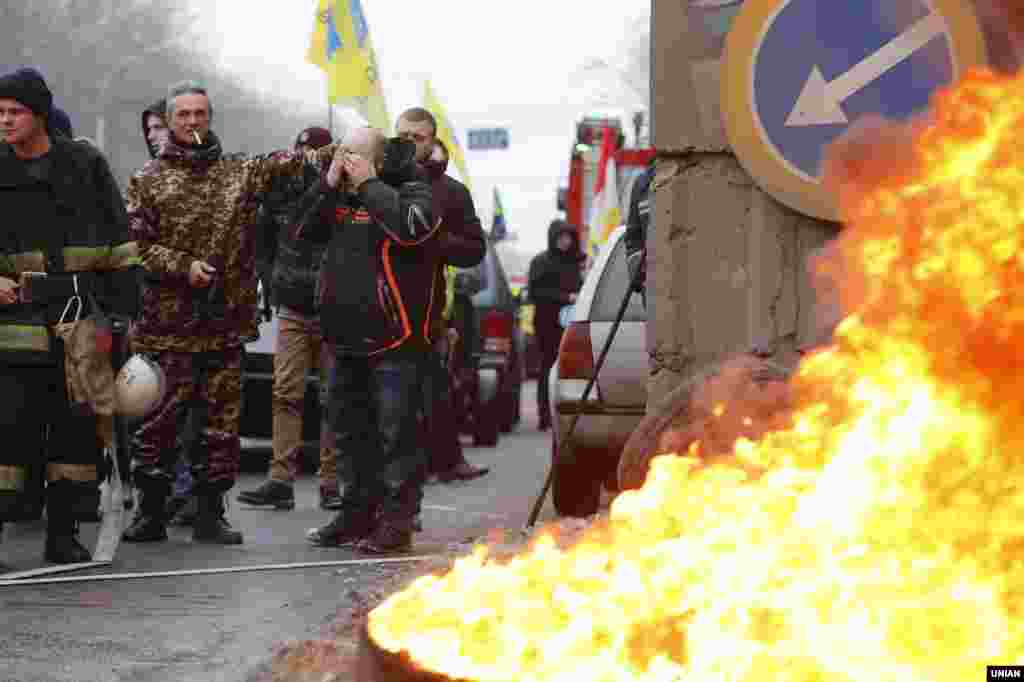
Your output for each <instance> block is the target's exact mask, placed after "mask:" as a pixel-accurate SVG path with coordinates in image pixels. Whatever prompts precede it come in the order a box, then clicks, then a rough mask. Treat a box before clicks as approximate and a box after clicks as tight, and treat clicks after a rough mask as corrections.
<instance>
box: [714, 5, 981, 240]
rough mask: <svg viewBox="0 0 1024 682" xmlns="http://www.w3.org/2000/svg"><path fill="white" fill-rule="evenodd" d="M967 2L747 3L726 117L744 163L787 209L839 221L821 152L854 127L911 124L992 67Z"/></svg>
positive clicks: (735, 45)
mask: <svg viewBox="0 0 1024 682" xmlns="http://www.w3.org/2000/svg"><path fill="white" fill-rule="evenodd" d="M969 4H970V3H965V2H963V0H901V1H900V2H894V0H859V1H858V2H836V1H835V0H748V1H747V2H746V3H745V4H744V5H743V9H742V11H741V12H740V15H739V17H737V19H736V22H735V24H734V25H733V27H732V30H731V32H730V34H729V37H728V40H727V43H726V52H725V57H724V59H723V77H722V112H723V118H724V119H725V124H726V131H727V134H728V137H729V141H730V143H731V144H732V146H733V148H734V150H735V152H736V155H737V157H738V158H739V160H740V162H741V163H742V164H743V165H744V167H745V168H746V169H747V171H748V172H749V173H750V174H751V175H752V176H753V177H754V179H755V181H757V182H758V184H759V185H760V186H761V187H762V188H763V189H764V190H765V191H767V192H769V193H770V194H772V195H773V196H774V197H775V198H776V199H778V200H780V201H782V202H783V203H785V204H787V205H789V206H790V207H792V208H794V209H796V210H798V211H801V212H803V213H806V214H808V215H812V216H814V217H818V218H823V219H826V220H836V219H837V218H838V216H837V215H836V209H835V206H834V202H833V200H832V198H831V197H830V196H828V195H827V193H826V192H825V190H824V188H823V187H822V185H821V183H820V178H819V174H820V164H821V160H822V155H823V153H824V150H825V147H826V146H827V145H828V144H829V143H830V142H832V141H833V140H835V139H836V138H837V137H839V136H840V135H842V134H843V132H845V131H846V129H847V128H848V127H849V125H850V124H851V123H852V122H853V121H855V120H856V119H857V118H859V117H860V116H862V115H864V114H868V113H878V114H881V115H883V116H885V117H887V118H906V117H908V116H910V115H912V114H914V113H916V112H919V111H921V110H923V109H925V108H926V107H927V105H928V101H929V98H930V97H931V95H932V93H934V92H935V90H936V89H938V88H939V87H941V86H943V85H946V84H948V83H950V82H952V81H953V80H954V79H955V78H957V77H958V76H959V75H960V74H961V73H963V71H965V70H966V69H967V68H970V67H971V66H975V65H980V64H984V63H986V52H985V43H984V38H983V35H982V30H981V26H980V23H979V21H978V19H977V17H976V16H975V15H974V13H973V11H972V10H971V9H970V7H969V6H967V5H969Z"/></svg>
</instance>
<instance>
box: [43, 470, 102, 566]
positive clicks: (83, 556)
mask: <svg viewBox="0 0 1024 682" xmlns="http://www.w3.org/2000/svg"><path fill="white" fill-rule="evenodd" d="M75 493H76V487H75V486H74V485H69V484H68V482H66V481H56V482H53V483H51V484H50V485H49V486H48V487H47V500H46V554H45V557H46V560H47V561H49V562H52V563H55V564H80V563H85V562H88V561H92V555H91V554H89V550H87V549H86V548H85V547H83V546H82V544H81V543H80V542H79V541H78V522H77V521H76V520H75V514H74V508H75V504H76V500H75V499H74V497H73V495H74V494H75Z"/></svg>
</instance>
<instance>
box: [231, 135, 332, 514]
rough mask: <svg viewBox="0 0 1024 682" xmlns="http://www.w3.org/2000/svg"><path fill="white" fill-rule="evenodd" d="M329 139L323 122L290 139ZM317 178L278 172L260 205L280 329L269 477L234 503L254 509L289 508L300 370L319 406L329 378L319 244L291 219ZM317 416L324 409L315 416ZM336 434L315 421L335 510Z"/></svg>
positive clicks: (311, 142) (267, 278) (323, 484)
mask: <svg viewBox="0 0 1024 682" xmlns="http://www.w3.org/2000/svg"><path fill="white" fill-rule="evenodd" d="M331 142H332V140H331V133H330V132H329V131H328V130H326V129H325V128H320V127H316V126H314V127H310V128H306V129H305V130H303V131H302V132H301V133H299V135H298V137H296V138H295V149H296V151H303V152H304V151H308V150H314V149H319V148H321V147H325V146H327V145H329V144H330V143H331ZM315 183H316V176H315V175H310V174H308V173H307V177H305V178H282V179H281V180H279V181H278V183H277V184H276V185H275V186H274V188H273V190H272V191H271V192H270V193H269V194H268V195H267V198H266V201H264V203H263V206H262V207H261V208H260V216H259V230H258V232H257V234H258V235H259V239H260V245H259V256H258V257H257V261H258V265H257V267H258V269H259V272H260V277H261V279H262V281H263V296H264V297H265V300H266V299H267V297H269V300H270V302H271V305H272V306H273V307H274V308H276V309H277V317H278V331H277V338H276V339H275V349H274V386H273V393H272V399H271V404H272V411H273V427H272V429H273V434H272V435H273V448H274V455H273V458H272V459H271V461H270V475H269V477H268V479H267V480H266V481H265V482H264V483H263V485H261V486H259V487H258V488H255V489H253V490H244V491H242V492H241V493H239V495H238V501H239V502H242V503H243V504H248V505H253V506H257V507H273V508H275V509H292V508H294V507H295V492H294V482H295V477H296V475H297V474H298V471H299V456H300V454H301V452H302V444H303V442H302V433H303V428H302V417H303V407H304V405H305V400H304V398H305V394H306V375H307V374H309V371H310V369H311V368H313V367H316V366H318V365H319V368H320V397H321V408H322V412H324V411H325V410H323V408H324V407H325V406H326V396H327V393H326V388H327V378H328V376H329V375H330V363H331V362H333V360H334V352H333V349H332V348H330V347H329V346H327V345H325V344H324V342H323V335H322V334H321V331H320V324H319V319H318V318H317V316H316V313H315V310H314V304H313V300H314V292H315V288H316V282H317V279H318V277H319V270H320V263H321V261H322V256H323V251H324V246H325V245H322V244H321V245H318V244H315V243H314V242H311V241H309V240H306V239H297V238H296V236H295V234H294V230H292V229H290V228H291V227H292V225H291V223H292V220H293V218H294V217H295V214H296V212H297V209H296V206H297V205H298V204H300V203H301V200H302V197H303V195H304V194H305V193H306V192H307V191H308V190H309V189H310V186H311V184H315ZM321 417H323V414H321ZM333 436H334V432H333V431H332V430H331V429H330V427H329V426H328V425H327V424H326V423H324V422H323V421H321V424H320V507H321V508H322V509H337V505H338V504H339V503H340V502H341V497H340V495H339V487H338V476H337V464H338V463H337V449H336V448H335V447H334V438H333Z"/></svg>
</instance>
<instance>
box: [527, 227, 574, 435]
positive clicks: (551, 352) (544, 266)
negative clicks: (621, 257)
mask: <svg viewBox="0 0 1024 682" xmlns="http://www.w3.org/2000/svg"><path fill="white" fill-rule="evenodd" d="M584 260H586V256H585V255H584V254H583V252H582V251H581V250H580V242H579V232H578V231H577V229H576V228H575V227H573V226H572V225H570V224H569V223H567V222H565V221H564V220H553V221H552V222H551V225H550V226H549V227H548V248H547V250H546V251H541V252H540V253H539V254H537V255H536V256H534V257H533V260H532V261H530V274H529V284H528V286H529V291H530V300H531V301H533V303H534V305H535V307H536V310H535V312H534V317H533V327H534V331H535V333H536V335H537V345H538V347H539V348H540V356H541V371H540V378H539V379H538V380H537V412H538V421H539V422H540V429H541V431H544V430H546V429H548V428H550V427H551V407H550V404H549V398H548V373H549V372H550V371H551V368H552V367H553V366H554V364H555V361H556V360H557V359H558V346H559V344H560V343H561V342H562V325H561V324H559V321H558V314H559V312H560V311H561V309H562V308H563V307H565V306H567V305H571V304H573V303H575V302H576V294H577V293H578V292H579V290H580V288H581V287H582V286H583V274H582V266H583V261H584Z"/></svg>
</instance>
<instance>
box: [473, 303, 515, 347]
mask: <svg viewBox="0 0 1024 682" xmlns="http://www.w3.org/2000/svg"><path fill="white" fill-rule="evenodd" d="M512 325H513V319H512V315H511V313H507V312H502V311H499V310H490V311H488V312H487V313H485V314H484V316H483V319H482V320H481V321H480V336H481V337H482V338H483V347H484V352H486V353H511V352H512Z"/></svg>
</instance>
